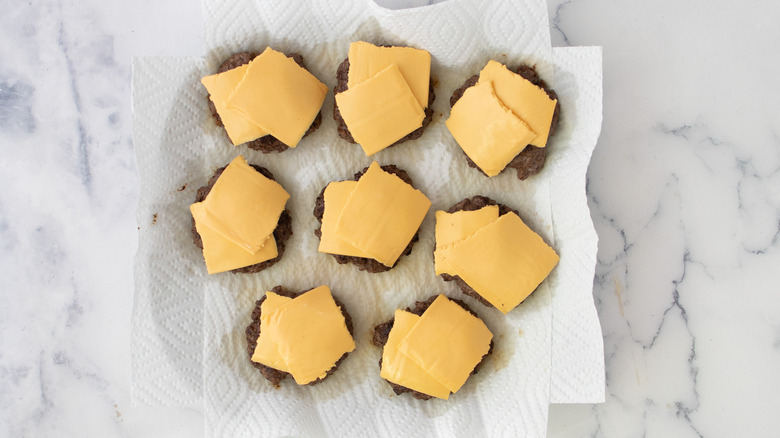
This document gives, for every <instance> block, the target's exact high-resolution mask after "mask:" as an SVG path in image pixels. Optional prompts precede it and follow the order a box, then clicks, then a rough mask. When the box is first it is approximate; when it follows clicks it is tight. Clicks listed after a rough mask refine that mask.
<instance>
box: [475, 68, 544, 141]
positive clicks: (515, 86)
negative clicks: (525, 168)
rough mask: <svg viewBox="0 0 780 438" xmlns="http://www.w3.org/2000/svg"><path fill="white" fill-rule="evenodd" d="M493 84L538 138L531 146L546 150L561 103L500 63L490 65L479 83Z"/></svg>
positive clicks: (498, 94) (505, 101) (504, 100)
mask: <svg viewBox="0 0 780 438" xmlns="http://www.w3.org/2000/svg"><path fill="white" fill-rule="evenodd" d="M482 82H492V83H493V88H494V89H495V91H496V96H498V98H499V100H501V102H502V103H503V104H504V105H505V106H507V107H508V108H509V109H510V110H512V112H513V113H514V114H515V115H516V116H517V117H520V118H521V119H522V120H523V121H524V122H525V123H526V124H527V125H528V126H529V127H530V128H531V129H532V130H533V131H534V132H535V133H536V134H537V135H536V137H535V138H534V139H533V140H531V142H530V144H532V145H534V146H538V147H544V146H545V145H546V144H547V136H548V135H549V133H550V124H551V123H552V118H553V113H554V112H555V105H556V103H557V100H554V99H550V96H548V95H547V93H546V92H545V91H544V90H543V89H541V88H539V87H537V86H536V85H534V84H533V83H531V82H530V81H529V80H527V79H525V78H524V77H522V76H520V75H519V74H517V73H514V72H512V71H510V70H509V69H507V68H506V66H505V65H503V64H501V63H500V62H496V61H492V60H491V61H490V62H488V63H487V65H486V66H485V68H483V69H482V71H481V72H479V83H482Z"/></svg>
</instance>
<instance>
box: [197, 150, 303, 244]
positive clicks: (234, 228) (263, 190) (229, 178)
mask: <svg viewBox="0 0 780 438" xmlns="http://www.w3.org/2000/svg"><path fill="white" fill-rule="evenodd" d="M289 198H290V195H289V194H288V193H287V192H286V191H285V190H284V188H282V186H281V185H280V184H279V183H277V182H276V181H274V180H271V179H269V178H266V177H265V176H263V175H262V174H261V173H259V172H257V171H256V170H255V169H253V168H252V167H251V166H250V165H249V164H247V162H246V159H244V157H243V156H241V155H239V156H238V157H236V158H235V159H234V160H233V161H232V162H231V163H230V164H229V165H228V166H227V167H226V168H225V170H224V171H223V172H222V175H220V176H219V179H218V180H217V182H216V183H215V184H214V187H212V189H211V191H210V192H209V194H208V196H206V199H205V200H204V201H203V202H197V203H195V204H192V205H191V206H190V211H191V212H192V215H193V217H194V218H195V221H196V223H197V222H199V223H201V224H203V225H206V226H207V227H209V228H211V229H212V230H214V231H215V232H216V233H218V234H219V235H220V236H222V237H224V238H225V239H227V240H228V241H230V242H233V243H234V244H236V245H238V246H240V247H241V248H243V249H244V250H246V251H248V252H250V253H252V254H255V253H257V251H259V250H260V249H261V248H262V247H263V245H265V243H266V241H267V240H268V238H269V237H271V234H272V233H273V231H274V229H275V228H276V224H277V223H278V222H279V216H280V215H281V214H282V211H284V205H285V204H286V203H287V200H288V199H289Z"/></svg>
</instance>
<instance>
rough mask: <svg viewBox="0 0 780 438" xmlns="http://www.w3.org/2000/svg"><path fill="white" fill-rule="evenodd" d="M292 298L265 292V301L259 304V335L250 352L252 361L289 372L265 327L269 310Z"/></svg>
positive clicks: (276, 345)
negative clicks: (251, 352)
mask: <svg viewBox="0 0 780 438" xmlns="http://www.w3.org/2000/svg"><path fill="white" fill-rule="evenodd" d="M290 300H292V298H290V297H285V296H282V295H278V294H275V293H273V292H266V293H265V301H263V304H261V305H260V336H258V337H257V345H256V346H255V351H254V353H253V354H252V361H253V362H257V363H261V364H263V365H265V366H269V367H271V368H274V369H277V370H279V371H284V372H285V373H289V372H290V370H289V369H288V368H287V363H285V361H284V359H283V358H282V356H281V355H280V354H279V344H277V343H276V340H274V339H273V337H271V336H269V335H268V330H265V327H267V326H268V324H269V323H268V318H269V315H270V314H271V312H273V311H274V310H276V309H278V308H279V307H281V306H282V305H284V304H287V303H288V302H289V301H290Z"/></svg>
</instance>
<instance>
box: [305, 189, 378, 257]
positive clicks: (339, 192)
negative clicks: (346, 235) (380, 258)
mask: <svg viewBox="0 0 780 438" xmlns="http://www.w3.org/2000/svg"><path fill="white" fill-rule="evenodd" d="M355 187H357V181H338V182H332V183H330V184H328V186H327V187H325V193H324V194H323V196H324V201H325V211H324V212H323V214H322V229H321V232H322V235H321V236H320V246H319V248H318V249H317V250H318V251H319V252H324V253H328V254H338V255H345V256H352V257H365V258H368V257H370V256H369V255H368V254H366V253H365V252H363V251H361V250H360V249H358V248H355V247H354V246H352V245H350V244H349V243H347V242H345V241H344V240H343V239H341V238H339V237H338V236H337V235H336V223H337V222H338V219H339V216H340V215H341V211H342V210H343V209H344V204H346V202H347V199H348V198H349V196H350V195H351V194H352V191H353V190H355Z"/></svg>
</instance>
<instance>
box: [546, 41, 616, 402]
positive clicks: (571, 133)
mask: <svg viewBox="0 0 780 438" xmlns="http://www.w3.org/2000/svg"><path fill="white" fill-rule="evenodd" d="M553 60H554V65H555V91H556V93H558V97H559V99H560V101H561V104H562V105H563V109H562V113H563V116H562V117H561V120H560V123H559V124H558V132H557V133H556V135H555V140H554V142H553V147H551V148H550V150H549V155H548V160H549V161H548V163H547V164H549V165H550V170H551V173H550V182H551V188H550V191H551V199H550V204H551V205H552V218H553V229H554V230H555V245H556V247H555V249H556V250H557V251H558V254H559V255H560V256H561V263H559V264H558V267H557V268H555V270H554V271H553V273H552V275H550V278H549V279H548V280H547V283H548V285H549V286H550V290H551V292H552V309H553V311H552V329H553V330H552V341H553V342H552V380H551V382H550V386H551V388H550V402H551V403H600V402H603V401H604V390H605V382H604V344H603V339H602V337H601V325H600V324H599V317H598V314H597V313H596V307H595V306H594V304H593V274H594V270H595V267H596V252H597V250H598V237H597V236H596V231H595V230H594V229H593V222H591V219H590V210H589V209H588V200H587V198H586V195H585V190H584V185H585V174H586V172H587V170H588V163H589V162H590V156H591V154H592V152H593V148H594V147H595V146H596V141H597V140H598V137H599V133H600V132H601V96H602V93H601V85H602V73H601V72H602V70H601V48H600V47H577V48H568V49H558V48H556V49H553Z"/></svg>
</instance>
